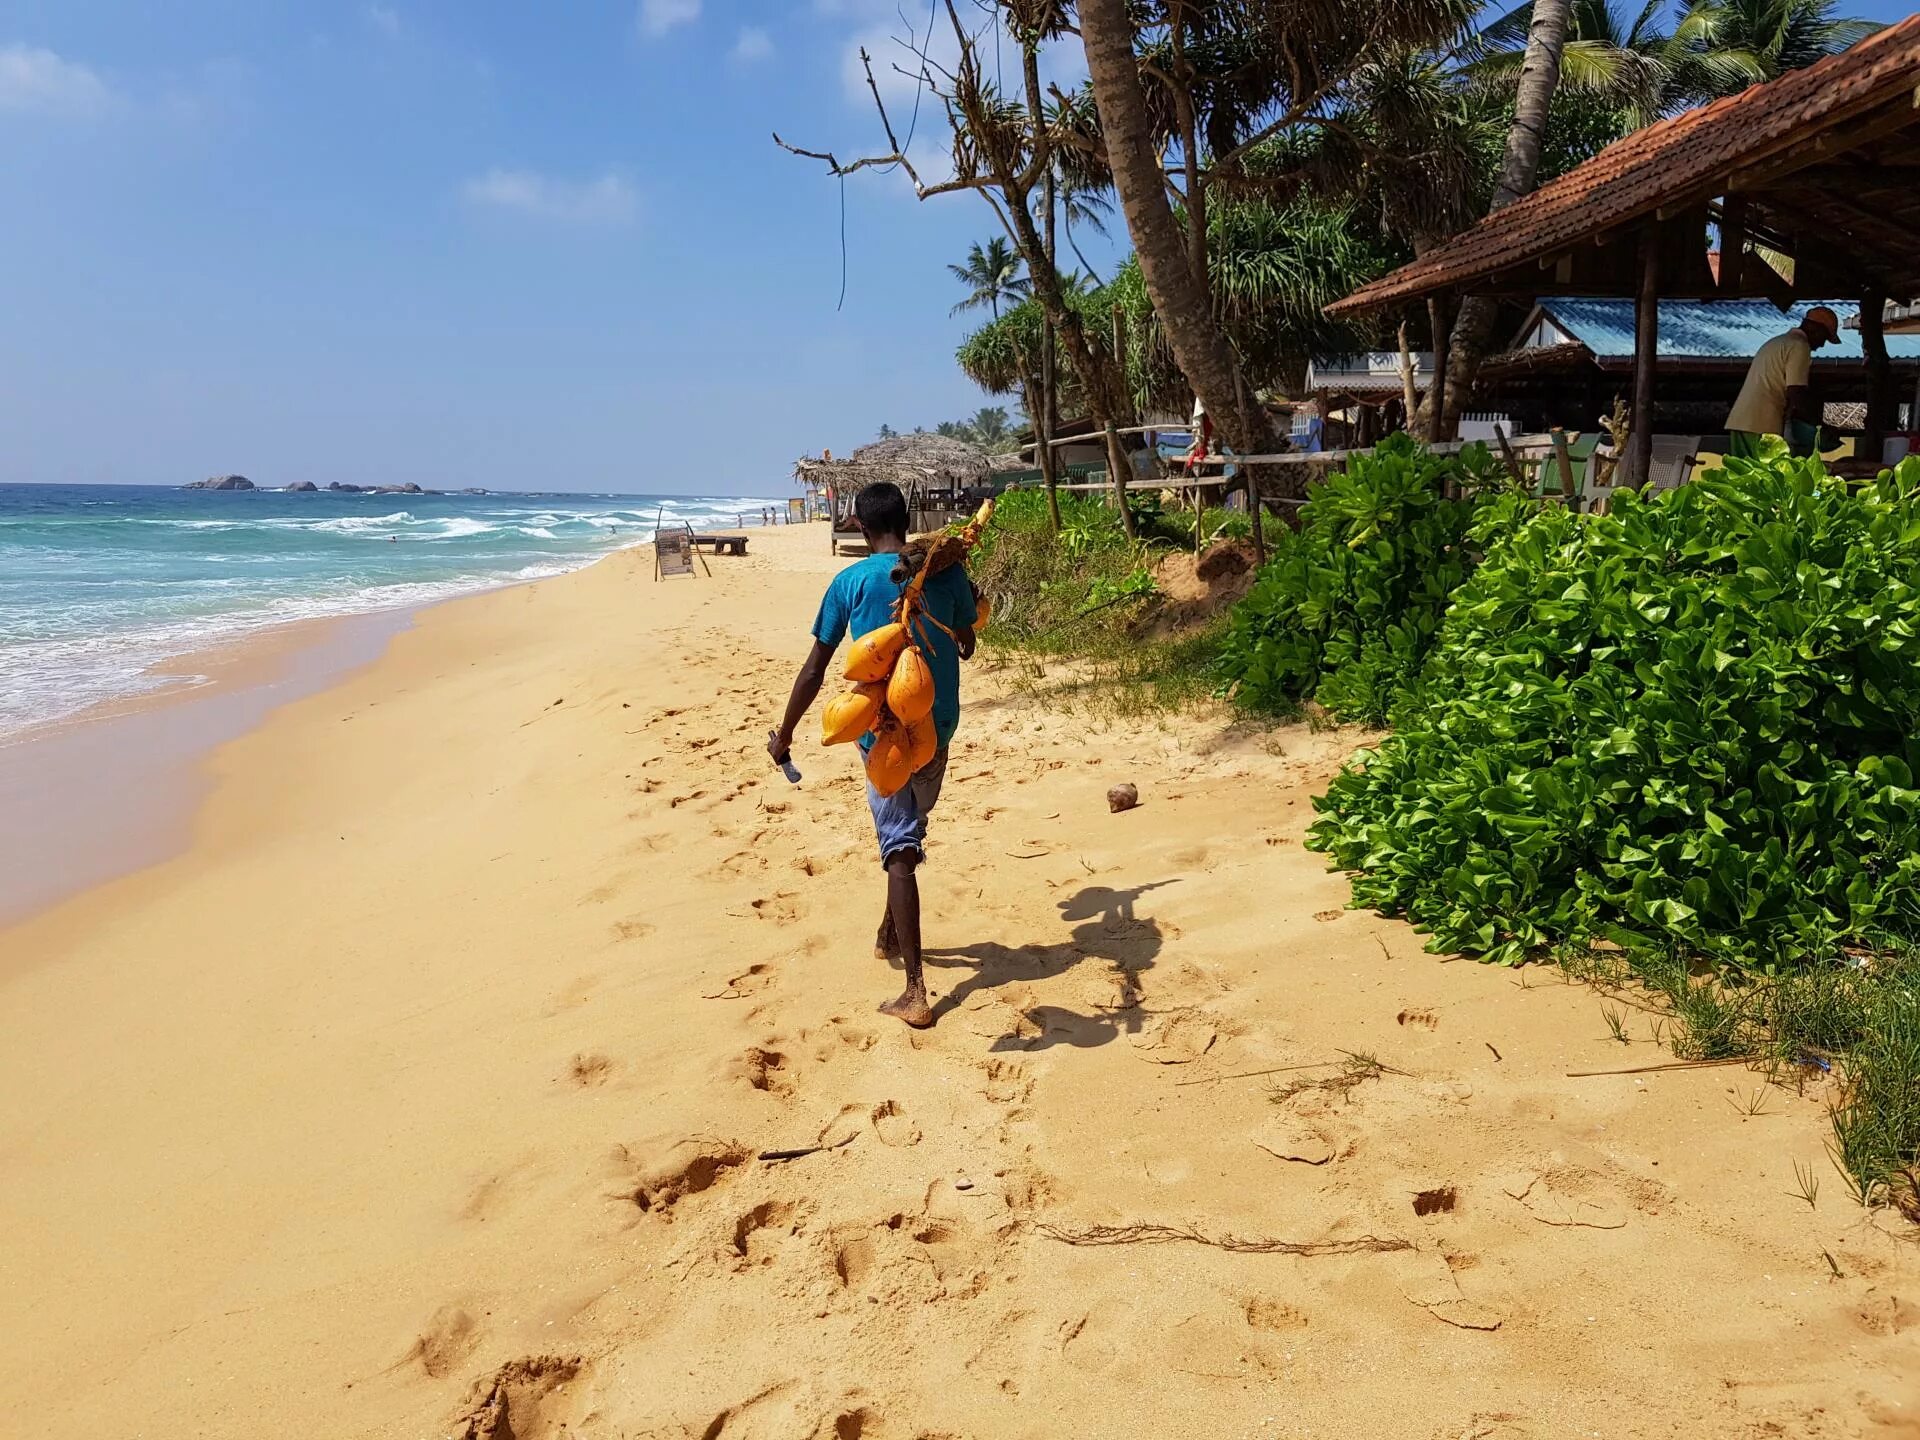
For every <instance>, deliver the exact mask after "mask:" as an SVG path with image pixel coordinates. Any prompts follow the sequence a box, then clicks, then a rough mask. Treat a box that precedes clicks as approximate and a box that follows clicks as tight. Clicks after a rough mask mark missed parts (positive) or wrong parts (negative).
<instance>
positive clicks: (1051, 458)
mask: <svg viewBox="0 0 1920 1440" xmlns="http://www.w3.org/2000/svg"><path fill="white" fill-rule="evenodd" d="M1045 198H1046V204H1047V224H1046V234H1045V236H1044V242H1045V245H1046V250H1047V273H1048V274H1049V275H1051V276H1053V277H1055V278H1056V281H1057V277H1058V276H1059V274H1060V265H1059V262H1058V258H1057V247H1056V245H1055V235H1054V207H1055V199H1056V197H1055V191H1054V183H1053V167H1052V166H1051V165H1049V166H1048V167H1047V180H1046V187H1045ZM1055 368H1056V367H1055V364H1054V353H1053V321H1051V320H1049V319H1048V318H1047V316H1046V314H1045V312H1044V311H1043V312H1042V313H1041V316H1040V414H1039V415H1038V416H1037V417H1036V418H1035V420H1034V422H1033V434H1034V438H1035V439H1037V440H1039V442H1040V478H1041V479H1042V480H1043V481H1045V482H1046V487H1047V521H1048V523H1049V524H1051V525H1052V526H1053V533H1054V534H1056V535H1058V534H1059V533H1060V478H1059V473H1058V471H1057V470H1056V469H1055V460H1056V458H1057V457H1056V456H1055V454H1054V449H1053V427H1054V425H1055V424H1056V423H1058V421H1059V418H1060V417H1059V412H1058V410H1057V409H1056V407H1055V405H1054V400H1055V388H1056V375H1055Z"/></svg>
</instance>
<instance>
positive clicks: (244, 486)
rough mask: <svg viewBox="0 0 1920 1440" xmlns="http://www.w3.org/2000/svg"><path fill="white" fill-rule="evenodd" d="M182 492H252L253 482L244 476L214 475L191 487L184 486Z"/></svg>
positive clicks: (194, 483) (197, 481)
mask: <svg viewBox="0 0 1920 1440" xmlns="http://www.w3.org/2000/svg"><path fill="white" fill-rule="evenodd" d="M180 488H181V489H182V490H251V489H253V481H251V480H249V479H247V477H246V476H244V475H214V476H210V477H209V478H207V479H205V480H195V481H194V482H193V483H192V484H190V485H182V486H181V487H180Z"/></svg>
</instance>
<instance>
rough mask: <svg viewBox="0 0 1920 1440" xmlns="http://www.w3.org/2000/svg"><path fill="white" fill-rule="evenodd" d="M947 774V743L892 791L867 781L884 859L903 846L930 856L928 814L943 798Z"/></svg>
mask: <svg viewBox="0 0 1920 1440" xmlns="http://www.w3.org/2000/svg"><path fill="white" fill-rule="evenodd" d="M946 778H947V747H946V746H944V745H942V746H941V747H940V749H939V751H938V753H937V754H935V755H934V757H933V759H931V760H929V761H928V762H927V763H926V764H925V765H922V766H921V767H920V768H919V769H918V770H916V771H914V772H913V778H912V779H911V780H909V781H908V782H907V783H906V784H905V785H903V786H901V787H900V788H899V789H898V790H896V791H895V792H894V793H893V794H891V795H882V794H881V793H880V792H879V791H878V790H876V789H874V788H873V784H872V782H871V781H869V782H868V784H867V808H869V809H870V810H872V811H873V833H874V834H875V835H876V836H877V837H878V838H879V841H880V863H881V864H882V865H884V864H886V863H887V861H889V860H891V859H892V858H893V857H894V856H895V855H898V854H899V853H900V852H901V851H903V850H911V851H913V852H914V854H915V855H916V856H917V857H918V858H919V859H922V860H924V859H926V858H927V815H928V813H929V812H930V811H931V810H932V809H933V807H934V805H935V804H937V803H938V802H939V799H940V783H941V781H943V780H945V779H946Z"/></svg>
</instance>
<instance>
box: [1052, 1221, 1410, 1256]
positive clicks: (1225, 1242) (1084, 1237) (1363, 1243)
mask: <svg viewBox="0 0 1920 1440" xmlns="http://www.w3.org/2000/svg"><path fill="white" fill-rule="evenodd" d="M1038 1229H1039V1232H1040V1233H1041V1234H1042V1235H1044V1236H1046V1237H1047V1238H1048V1239H1049V1240H1058V1241H1060V1242H1061V1243H1062V1244H1063V1245H1174V1244H1179V1243H1182V1242H1185V1243H1187V1244H1190V1245H1210V1246H1212V1247H1213V1248H1214V1249H1216V1250H1231V1251H1233V1252H1234V1253H1235V1254H1239V1255H1362V1254H1385V1253H1387V1252H1389V1251H1393V1250H1411V1249H1413V1243H1412V1242H1411V1241H1408V1240H1401V1239H1398V1238H1387V1239H1382V1238H1381V1237H1380V1236H1378V1235H1361V1236H1358V1237H1356V1238H1354V1239H1351V1240H1309V1241H1305V1242H1301V1241H1294V1240H1274V1239H1271V1238H1269V1237H1266V1236H1254V1235H1231V1234H1222V1235H1205V1234H1202V1233H1201V1232H1200V1231H1199V1230H1197V1229H1195V1228H1194V1227H1193V1226H1191V1225H1153V1224H1145V1223H1136V1224H1131V1225H1089V1226H1087V1227H1086V1228H1085V1229H1081V1230H1069V1229H1066V1228H1065V1227H1063V1226H1060V1225H1041V1226H1039V1227H1038Z"/></svg>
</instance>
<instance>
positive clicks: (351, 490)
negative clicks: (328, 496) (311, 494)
mask: <svg viewBox="0 0 1920 1440" xmlns="http://www.w3.org/2000/svg"><path fill="white" fill-rule="evenodd" d="M366 488H367V487H366V486H364V485H342V484H341V483H340V482H339V481H338V480H336V481H334V482H333V483H332V484H331V485H329V486H327V489H329V490H331V491H333V493H334V494H336V495H358V494H359V493H360V492H361V491H363V490H365V489H366Z"/></svg>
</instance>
